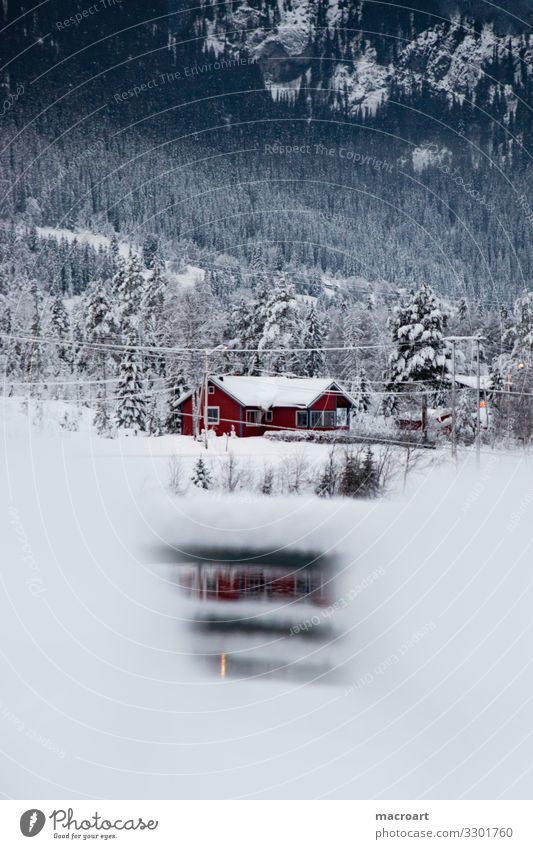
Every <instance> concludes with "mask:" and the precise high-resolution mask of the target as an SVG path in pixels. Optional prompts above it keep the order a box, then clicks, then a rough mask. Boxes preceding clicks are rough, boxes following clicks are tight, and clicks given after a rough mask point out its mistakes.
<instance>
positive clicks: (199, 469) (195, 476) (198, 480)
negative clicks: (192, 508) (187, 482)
mask: <svg viewBox="0 0 533 849" xmlns="http://www.w3.org/2000/svg"><path fill="white" fill-rule="evenodd" d="M191 481H192V482H193V484H194V485H195V486H197V487H198V489H210V488H211V473H210V471H209V469H208V468H207V465H206V463H204V460H203V458H202V457H198V460H197V461H196V464H195V466H194V469H193V473H192V475H191Z"/></svg>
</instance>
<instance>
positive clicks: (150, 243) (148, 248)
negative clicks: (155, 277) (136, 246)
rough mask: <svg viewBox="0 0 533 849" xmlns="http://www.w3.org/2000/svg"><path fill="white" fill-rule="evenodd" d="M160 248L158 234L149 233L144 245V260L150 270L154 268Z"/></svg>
mask: <svg viewBox="0 0 533 849" xmlns="http://www.w3.org/2000/svg"><path fill="white" fill-rule="evenodd" d="M158 248H159V242H158V240H157V236H154V234H153V233H149V234H148V235H147V236H146V238H145V240H144V242H143V247H142V251H143V262H144V264H145V266H146V268H147V269H148V270H149V271H151V270H152V269H153V268H154V265H155V262H156V255H157V251H158Z"/></svg>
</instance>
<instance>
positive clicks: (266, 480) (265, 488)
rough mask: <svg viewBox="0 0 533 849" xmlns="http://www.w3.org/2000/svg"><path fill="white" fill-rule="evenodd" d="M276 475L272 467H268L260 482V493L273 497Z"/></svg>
mask: <svg viewBox="0 0 533 849" xmlns="http://www.w3.org/2000/svg"><path fill="white" fill-rule="evenodd" d="M274 480H275V473H274V469H273V468H272V467H271V466H267V467H266V468H265V469H264V471H263V475H262V477H261V480H260V482H259V491H260V492H261V493H262V495H272V492H273V489H274Z"/></svg>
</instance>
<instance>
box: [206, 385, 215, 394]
mask: <svg viewBox="0 0 533 849" xmlns="http://www.w3.org/2000/svg"><path fill="white" fill-rule="evenodd" d="M207 392H208V393H209V395H214V394H215V387H214V386H208V387H207Z"/></svg>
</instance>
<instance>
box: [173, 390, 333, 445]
mask: <svg viewBox="0 0 533 849" xmlns="http://www.w3.org/2000/svg"><path fill="white" fill-rule="evenodd" d="M208 403H209V406H210V407H218V408H219V417H220V422H219V424H218V425H211V426H210V428H209V429H210V430H214V431H215V433H216V434H217V436H223V435H224V434H225V433H230V432H231V427H232V425H233V426H234V427H235V432H236V434H237V436H245V437H247V436H262V435H263V434H264V433H265V432H266V431H267V430H279V429H283V430H294V429H295V428H296V411H297V408H296V407H275V408H274V409H273V410H272V422H269V423H266V422H263V424H261V425H259V426H256V425H251V424H247V423H246V409H248V410H253V409H259V408H254V407H248V408H244V407H242V408H241V406H240V404H239V403H238V402H237V401H234V400H233V398H231V397H230V396H229V395H226V393H225V392H224V391H223V390H222V389H220V387H218V386H214V392H213V393H212V394H209V396H208ZM347 406H349V404H348V401H347V400H346V399H345V398H340V397H338V396H337V395H336V394H335V393H331V392H326V393H325V394H324V395H322V396H321V397H320V398H318V399H317V401H315V403H314V404H313V406H312V407H310V408H309V409H311V410H317V411H320V412H322V411H326V410H336V409H337V407H347ZM203 412H204V409H203V398H202V409H201V416H200V430H202V429H203V427H204V418H203ZM182 414H183V418H182V433H183V434H184V435H185V436H192V435H193V429H194V428H193V424H194V423H193V419H192V398H188V399H187V400H186V401H184V402H183V404H182ZM315 430H330V428H315Z"/></svg>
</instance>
